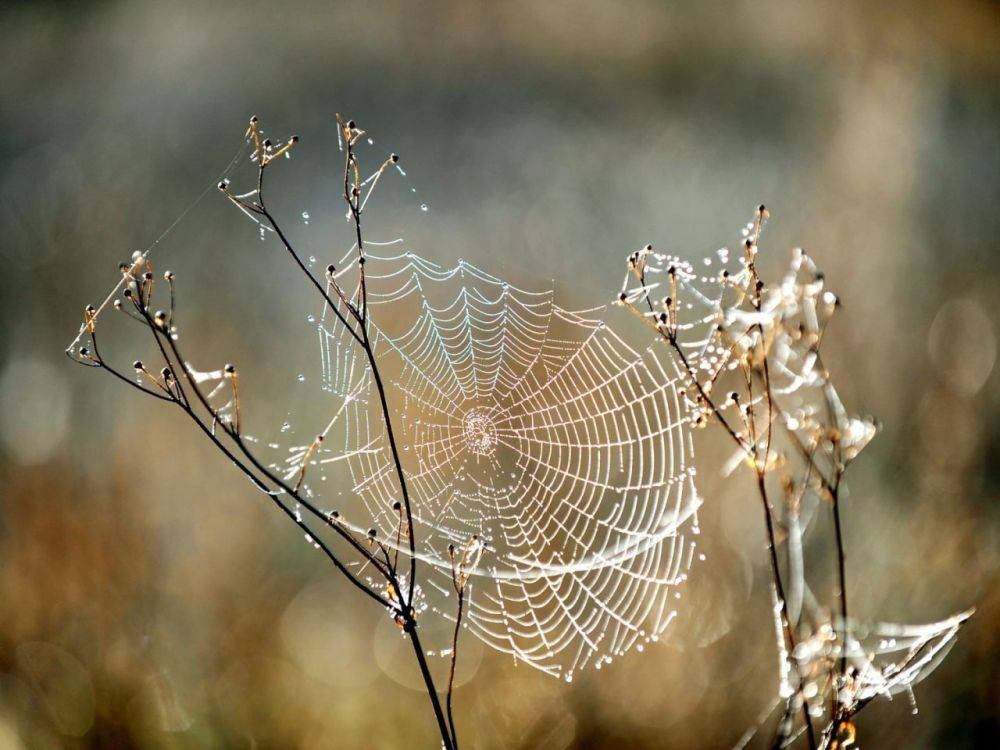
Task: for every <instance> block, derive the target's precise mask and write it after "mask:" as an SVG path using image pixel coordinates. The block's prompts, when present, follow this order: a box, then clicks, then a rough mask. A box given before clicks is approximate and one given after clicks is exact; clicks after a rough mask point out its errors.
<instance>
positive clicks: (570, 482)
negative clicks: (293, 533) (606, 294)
mask: <svg viewBox="0 0 1000 750" xmlns="http://www.w3.org/2000/svg"><path fill="white" fill-rule="evenodd" d="M392 250H393V247H392V246H391V245H390V246H382V247H381V248H380V252H379V253H373V252H372V251H371V249H369V250H368V251H367V252H366V259H367V260H366V266H365V268H366V280H367V281H366V283H367V295H368V306H369V318H370V323H369V325H370V326H371V329H370V330H371V332H372V338H373V342H374V350H375V352H376V357H377V362H378V365H379V370H380V372H381V374H382V378H383V380H384V382H385V383H386V386H387V391H388V394H389V400H390V410H391V414H392V419H393V424H394V426H395V429H396V432H397V436H398V442H399V444H400V448H401V451H402V458H403V464H404V470H405V474H406V479H407V484H408V487H409V491H410V494H411V502H412V504H413V515H414V524H415V538H416V540H417V556H418V558H419V559H420V560H421V561H422V562H424V563H428V564H426V565H422V567H421V568H420V569H421V570H422V571H423V574H422V575H421V580H420V584H421V588H422V591H423V594H424V596H425V597H426V599H427V602H429V603H428V604H427V606H428V608H429V609H431V610H433V611H434V612H435V613H437V615H438V616H442V617H445V618H449V619H452V618H453V617H454V614H453V612H452V611H451V610H452V607H451V606H450V605H449V604H448V599H447V597H448V592H449V591H450V590H451V578H450V576H451V567H450V562H449V557H448V547H449V545H451V544H454V545H455V546H456V547H457V548H462V547H463V546H465V545H466V544H468V543H469V541H470V540H471V539H473V538H475V539H477V540H478V542H477V543H480V544H481V545H482V550H481V556H480V557H479V561H478V563H477V566H476V568H475V569H474V570H473V571H472V572H473V575H472V578H471V582H470V585H469V606H468V609H467V614H466V615H465V617H464V623H465V627H466V630H467V632H468V633H471V634H473V635H474V636H476V637H477V638H479V639H481V640H482V641H483V642H485V643H486V644H488V645H489V646H491V647H493V648H495V649H497V650H499V651H502V652H505V653H508V654H510V655H512V656H513V657H514V658H515V659H516V660H518V661H523V662H525V663H528V664H530V665H532V666H534V667H537V668H539V669H541V670H543V671H545V672H548V673H549V674H552V675H556V676H560V677H563V678H565V679H567V680H571V679H572V677H573V674H574V672H576V671H578V670H580V669H583V668H585V667H587V666H592V667H595V668H600V667H601V666H602V665H603V664H606V663H609V662H610V661H611V660H612V659H613V658H614V657H615V656H617V655H620V654H623V653H625V652H626V651H628V650H629V649H630V648H632V647H633V646H636V645H639V646H640V648H641V644H644V643H646V642H648V641H650V640H656V639H657V638H658V637H659V636H660V634H661V633H662V632H663V631H664V630H665V629H666V627H667V626H668V624H669V622H670V621H671V619H672V618H673V617H674V616H675V614H676V610H675V607H676V606H677V603H678V602H677V599H678V598H679V597H680V593H679V591H678V590H677V587H678V585H679V584H681V583H682V582H683V581H684V580H685V579H686V578H687V574H688V570H689V569H690V567H691V564H692V558H693V552H694V538H693V537H694V536H695V535H696V534H697V533H698V526H697V509H698V506H699V504H700V499H699V498H698V495H697V493H696V491H695V486H694V473H695V472H694V468H693V466H692V464H691V456H692V442H691V435H690V429H689V413H688V406H687V404H686V403H685V401H684V399H683V397H682V396H681V395H680V394H679V392H678V382H679V373H678V372H677V371H676V370H674V369H671V365H670V363H669V362H665V361H664V358H663V357H662V356H655V353H654V351H653V348H652V347H651V346H650V347H649V348H646V349H641V350H636V349H634V348H632V347H631V346H630V345H629V344H628V343H626V341H625V340H624V339H622V338H621V337H620V336H618V335H617V334H616V333H615V332H614V331H613V330H611V328H610V327H609V326H606V325H605V324H604V322H603V320H602V319H601V316H602V315H603V313H604V312H605V310H604V308H596V309H592V310H589V311H583V312H574V311H570V310H566V309H563V308H561V307H559V306H558V305H556V304H555V303H554V301H553V292H552V291H551V290H550V291H543V292H532V291H525V290H523V289H519V288H517V287H515V286H513V285H511V284H508V283H506V282H504V281H503V280H501V279H499V278H496V277H494V276H492V275H490V274H488V273H486V272H484V271H482V270H480V269H478V268H476V267H475V266H473V265H471V264H469V263H467V262H464V261H458V263H457V264H456V265H455V266H454V267H451V268H444V267H441V266H439V265H437V264H435V263H433V262H431V261H429V260H426V259H423V258H420V257H419V256H417V255H414V254H413V253H409V252H402V253H395V254H394V253H393V252H392ZM337 268H338V269H339V270H338V276H340V277H343V278H345V279H349V278H353V276H352V274H353V273H356V251H355V252H354V254H353V255H352V254H350V253H349V254H348V255H347V256H345V258H344V260H343V261H342V262H341V263H340V264H338V265H337ZM313 325H314V326H315V330H316V335H317V337H318V342H319V354H320V356H319V360H320V373H321V380H322V383H323V391H324V398H325V399H328V402H327V403H325V404H324V406H323V409H322V410H323V411H324V412H329V417H332V419H331V420H330V423H329V424H330V425H332V429H330V431H329V432H328V434H327V438H326V440H325V441H324V443H323V447H322V449H321V450H320V451H319V452H317V453H316V454H315V455H313V456H310V457H305V453H304V451H303V450H298V451H294V450H293V451H292V453H291V454H290V455H289V456H288V459H287V464H286V469H287V472H288V475H289V476H292V475H294V474H295V473H296V472H298V471H299V470H300V467H301V462H302V461H303V460H309V461H310V463H311V464H314V465H315V466H316V467H318V469H313V468H311V469H310V472H313V471H316V472H317V474H316V475H310V476H311V478H312V480H315V479H316V478H317V476H319V478H320V479H325V478H326V475H325V470H326V466H327V465H329V464H335V465H336V467H337V469H338V471H343V472H344V474H345V475H346V477H347V479H348V481H349V483H350V490H351V491H345V493H344V495H345V499H344V507H339V508H338V509H337V510H338V513H339V514H340V518H341V519H343V522H344V523H346V524H348V525H352V524H354V525H356V527H357V529H358V530H359V531H360V530H362V529H364V528H367V527H366V525H365V524H368V523H369V519H371V520H373V521H374V525H375V527H376V528H377V529H378V531H379V537H380V538H382V539H388V540H389V543H390V544H392V543H394V535H395V534H396V533H397V530H398V528H397V527H398V515H397V512H396V511H394V510H393V503H394V502H396V501H397V500H398V499H399V489H398V480H397V477H396V473H395V468H394V464H393V461H392V456H391V452H390V450H389V445H388V441H387V437H386V433H385V428H384V424H383V422H382V417H381V413H380V407H379V402H378V396H377V392H376V391H375V386H374V383H373V379H372V375H371V371H370V368H369V367H368V366H367V362H366V361H365V360H364V358H363V355H362V354H361V352H360V350H359V349H358V348H357V347H356V346H354V345H353V343H352V342H351V340H350V337H349V335H348V334H347V333H346V332H345V331H344V329H343V326H342V325H341V324H340V323H339V322H338V320H337V318H336V316H334V315H333V313H332V311H331V310H329V309H328V308H326V309H324V310H323V312H322V314H321V315H319V316H315V317H314V318H313ZM329 417H326V418H329ZM320 421H325V418H324V419H321V420H320ZM319 486H320V485H319V484H318V482H316V481H312V483H311V485H310V487H309V488H308V491H309V492H314V491H315V490H317V489H318V487H319ZM397 546H398V548H399V550H400V553H401V554H405V553H406V552H407V549H406V546H407V543H406V541H405V540H403V541H402V542H401V543H399V544H398V545H397Z"/></svg>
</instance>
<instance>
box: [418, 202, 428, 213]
mask: <svg viewBox="0 0 1000 750" xmlns="http://www.w3.org/2000/svg"><path fill="white" fill-rule="evenodd" d="M428 208H429V207H428V205H427V204H426V203H421V204H420V210H421V211H427V209H428Z"/></svg>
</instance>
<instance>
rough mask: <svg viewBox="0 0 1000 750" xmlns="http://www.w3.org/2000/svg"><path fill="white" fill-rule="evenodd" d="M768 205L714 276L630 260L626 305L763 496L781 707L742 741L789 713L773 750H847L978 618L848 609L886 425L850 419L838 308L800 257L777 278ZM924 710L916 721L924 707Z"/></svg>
mask: <svg viewBox="0 0 1000 750" xmlns="http://www.w3.org/2000/svg"><path fill="white" fill-rule="evenodd" d="M767 218H768V211H767V210H766V209H765V207H764V206H759V207H758V208H757V210H756V211H755V213H754V217H753V220H752V221H751V222H749V223H748V224H747V225H746V226H745V227H744V229H743V232H742V235H743V237H742V242H741V245H740V248H739V250H738V251H737V252H735V253H733V252H730V251H729V250H728V249H725V248H723V249H720V250H718V251H717V253H716V255H715V257H708V258H705V259H703V262H704V266H703V267H698V265H696V264H694V263H692V262H689V261H685V260H682V259H681V258H680V257H678V256H677V255H673V254H669V253H662V252H659V251H657V250H654V248H653V246H652V245H647V246H645V247H644V248H642V249H640V250H637V251H635V252H632V253H631V254H630V255H629V256H628V259H627V264H628V274H627V276H626V279H625V283H624V285H623V287H622V290H621V292H620V294H619V297H618V304H619V305H621V306H623V307H624V308H626V309H627V310H629V311H630V312H632V313H633V314H634V315H635V316H637V317H638V318H639V319H640V320H641V321H643V323H645V324H646V325H648V326H649V328H650V329H651V330H652V331H653V333H654V334H655V336H656V337H658V338H659V339H660V340H662V342H663V343H664V344H665V347H666V348H665V350H664V355H663V356H665V357H669V358H670V359H671V360H672V362H673V363H674V364H675V365H676V366H678V367H679V368H680V370H681V372H682V373H683V375H684V378H683V382H682V383H681V384H680V386H679V394H680V396H681V397H682V398H684V399H685V400H686V401H687V402H688V403H689V404H690V406H691V408H692V419H691V425H692V427H693V428H696V429H697V428H704V427H706V426H708V425H712V426H713V427H717V428H718V429H719V430H721V431H722V432H723V433H724V434H725V435H726V439H727V440H728V441H729V442H730V443H731V444H732V446H733V448H734V452H733V455H732V459H731V461H730V462H729V464H728V465H727V466H725V467H724V469H723V470H724V473H726V474H732V473H734V472H737V471H739V472H742V473H743V474H744V475H746V476H747V477H749V479H750V481H751V483H752V486H753V488H754V490H753V493H754V494H755V495H756V496H757V502H759V505H760V508H761V513H762V514H763V522H764V523H763V526H764V533H765V539H766V548H767V556H768V564H769V567H770V574H771V584H772V587H771V591H772V604H773V615H774V622H775V635H776V642H777V654H778V657H779V680H778V688H777V696H776V697H775V698H774V700H773V702H772V703H771V704H770V705H769V706H768V707H767V709H766V710H765V712H764V713H763V715H762V716H761V718H760V721H759V722H758V723H757V725H755V726H754V727H751V728H750V729H749V730H748V732H747V733H746V734H745V735H744V737H743V738H742V739H741V740H740V743H739V745H738V746H739V747H743V746H745V745H746V744H747V743H748V742H749V741H750V740H751V739H752V738H753V737H754V735H755V734H756V733H758V732H759V731H760V730H761V728H762V727H763V726H765V725H766V724H767V722H768V719H769V718H770V717H771V716H772V715H773V714H774V713H775V712H776V711H778V709H779V707H780V712H779V713H780V717H779V719H778V720H777V722H776V723H775V724H774V727H775V729H774V738H773V743H772V746H773V747H785V746H789V745H791V744H793V743H795V742H796V741H804V742H806V743H807V744H808V746H809V748H811V749H815V748H830V749H831V750H832V749H833V748H838V749H839V748H845V747H850V746H852V745H853V744H854V741H855V731H856V729H855V723H854V717H855V716H856V714H857V713H858V712H859V711H860V710H861V709H862V708H864V707H865V706H866V705H867V704H868V703H870V702H871V701H872V700H874V699H876V698H879V697H882V696H885V697H890V696H892V695H894V694H897V693H906V694H908V695H909V697H910V699H911V701H912V700H913V692H912V690H913V686H914V685H915V684H916V683H917V682H918V681H920V680H921V679H922V678H923V677H925V676H926V675H927V674H928V673H930V672H931V671H932V670H933V669H934V668H935V667H936V666H937V665H938V664H939V663H940V662H941V660H942V659H943V658H944V656H945V655H946V653H947V651H948V650H949V649H950V647H951V646H952V645H953V643H954V640H955V638H956V637H957V634H958V631H959V629H960V627H961V626H962V624H963V623H964V622H965V621H966V620H967V619H968V617H969V616H970V615H971V614H972V611H971V610H969V611H966V612H962V613H959V614H956V615H953V616H951V617H949V618H947V619H945V620H942V621H940V622H936V623H931V624H927V625H895V624H889V623H866V622H862V621H859V620H857V619H855V618H854V617H853V616H852V614H851V611H850V609H849V606H848V596H847V590H848V581H847V577H848V571H847V567H848V566H847V561H848V559H849V557H850V544H849V542H848V541H845V539H844V535H843V527H842V519H841V515H842V502H841V499H842V497H843V495H844V490H845V484H844V476H845V473H846V472H847V470H848V468H849V467H850V465H851V464H852V463H853V462H854V460H855V459H856V458H857V457H858V455H859V454H860V453H861V451H862V450H863V449H864V448H865V446H866V445H867V444H868V443H869V441H870V440H871V439H872V438H873V437H874V436H875V434H876V432H877V429H878V426H877V423H876V422H875V421H874V420H873V419H870V418H867V417H859V416H854V415H852V414H850V413H849V412H848V411H847V409H846V408H845V406H844V404H843V402H842V401H841V399H840V396H839V395H838V393H837V389H836V387H835V386H834V383H833V381H832V379H831V375H830V371H829V370H828V369H827V366H826V363H825V362H824V359H823V355H822V344H823V341H824V339H825V335H826V332H827V326H828V324H829V322H830V320H831V318H832V317H833V316H834V313H835V311H836V310H837V309H838V307H839V306H840V301H839V299H838V297H837V296H836V295H835V294H834V293H833V292H831V291H829V290H828V289H827V288H826V282H825V279H824V275H823V273H822V272H820V271H819V270H818V269H817V267H816V265H815V264H814V262H813V260H812V258H811V257H810V256H809V255H807V254H806V253H805V252H804V251H803V250H801V249H796V250H795V251H794V252H793V254H792V259H791V263H790V264H789V266H788V268H787V270H786V272H785V273H784V275H783V276H782V277H781V278H779V279H777V280H775V281H773V282H770V281H767V280H765V279H764V278H763V277H762V275H761V273H760V271H759V268H758V259H759V257H760V255H759V254H760V247H759V244H758V243H759V241H760V239H761V231H762V229H763V225H764V222H765V220H766V219H767ZM825 530H830V532H831V533H832V537H833V545H832V546H833V548H834V549H835V551H836V556H835V559H834V560H831V561H830V563H831V565H833V566H834V567H835V569H836V580H837V591H836V596H835V599H834V601H830V602H824V601H820V600H819V599H818V598H817V596H816V595H815V594H814V591H813V589H812V588H810V584H809V579H810V578H811V577H813V576H815V575H816V574H817V573H818V571H813V570H808V571H807V570H806V568H805V563H804V557H803V539H804V537H805V535H807V534H808V533H809V532H810V531H813V532H815V533H824V531H825ZM913 705H914V711H916V705H915V703H914V704H913Z"/></svg>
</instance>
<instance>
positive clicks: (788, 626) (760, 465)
mask: <svg viewBox="0 0 1000 750" xmlns="http://www.w3.org/2000/svg"><path fill="white" fill-rule="evenodd" d="M757 233H758V234H759V224H758V225H757ZM752 268H753V266H752V264H751V269H752ZM633 271H634V273H635V275H636V277H637V278H638V280H639V283H640V285H641V287H642V289H643V295H644V297H645V301H646V305H647V307H648V309H649V311H650V313H654V312H655V310H654V307H653V303H652V299H651V297H650V295H649V290H648V287H647V285H646V278H645V271H644V268H643V267H642V265H641V264H640V263H636V264H634V265H633ZM753 275H754V281H755V282H757V281H758V279H757V277H756V270H753ZM670 276H671V288H672V296H671V297H670V298H668V300H669V301H668V303H667V308H668V309H667V312H666V313H665V318H661V322H660V325H653V326H652V327H653V329H654V330H655V331H656V332H657V334H658V335H659V337H660V338H662V339H663V340H664V341H665V342H666V343H667V344H668V345H669V346H670V348H671V349H672V351H673V352H674V354H675V355H676V356H677V359H678V360H679V361H680V363H681V366H682V368H683V370H684V374H685V376H686V378H687V380H688V382H689V384H690V386H691V387H693V388H694V389H695V391H696V392H697V394H698V397H699V400H700V401H701V403H702V404H704V406H705V407H706V408H707V409H708V411H709V412H710V414H711V415H712V416H713V417H714V418H715V419H716V421H718V423H719V424H720V425H722V427H723V428H724V430H725V432H726V433H727V434H728V435H729V437H730V438H731V439H732V440H733V441H734V442H735V443H736V445H737V446H738V447H739V449H740V450H741V451H743V452H745V453H746V454H747V458H748V459H750V460H751V461H752V462H753V468H754V473H755V477H756V485H757V492H758V494H759V496H760V501H761V505H762V507H763V511H764V526H765V530H766V534H767V549H768V556H769V558H770V565H771V579H772V582H773V584H774V587H775V591H776V594H777V597H778V602H779V606H780V611H781V622H782V629H783V631H784V637H785V639H786V640H787V642H788V660H789V662H790V664H791V666H792V668H793V669H795V671H796V674H797V675H798V676H799V690H800V691H801V689H802V675H801V670H800V669H799V666H798V664H797V663H796V661H795V658H794V655H793V654H794V651H795V646H796V638H795V632H794V629H793V627H792V622H791V618H790V617H789V614H788V601H787V599H786V596H785V586H784V580H783V577H782V573H781V564H780V562H779V560H778V552H777V540H776V536H775V531H774V519H773V516H772V510H771V502H770V498H769V496H768V490H767V476H766V475H767V461H768V454H769V453H770V446H771V430H772V423H773V419H774V403H773V401H774V399H773V395H772V393H771V388H770V370H769V366H768V364H767V350H766V348H764V346H765V344H764V340H765V339H764V331H763V326H760V325H759V324H758V326H757V327H758V330H759V333H760V336H761V343H760V346H761V348H762V351H761V355H762V362H763V365H762V373H763V379H764V390H765V400H766V402H767V434H766V442H765V445H764V456H763V458H761V456H760V455H759V450H758V448H757V445H758V438H757V435H756V434H755V431H756V417H755V414H754V407H753V403H754V402H753V385H752V382H753V381H752V377H753V370H752V367H751V366H750V365H749V364H747V365H745V366H744V375H745V377H746V384H747V389H748V392H749V394H750V397H749V398H748V404H747V407H748V410H749V412H748V417H747V425H748V429H749V430H750V432H751V434H750V436H749V438H750V439H749V442H748V441H746V440H744V439H743V438H742V437H740V435H739V433H737V432H736V430H735V429H734V428H733V427H732V425H730V424H729V421H728V420H727V419H726V417H725V415H724V414H723V413H722V411H721V409H719V407H718V405H717V404H716V403H715V401H714V400H713V399H712V397H711V394H710V393H709V392H708V390H707V388H706V387H705V386H704V385H702V382H701V379H700V378H699V377H698V374H697V373H696V372H695V370H694V368H693V367H692V366H691V364H690V362H689V360H688V358H687V356H686V355H685V354H684V350H683V348H682V347H681V346H680V343H679V342H678V340H677V320H676V281H675V279H674V274H673V273H670ZM622 303H623V304H624V305H625V306H626V308H628V309H629V310H630V311H631V312H632V313H633V314H635V315H636V316H638V317H639V318H640V320H643V321H646V320H647V319H646V316H644V315H643V314H642V313H641V312H640V311H639V310H637V309H636V308H635V306H634V305H633V304H632V303H631V302H629V301H628V300H627V299H622ZM753 304H754V307H755V308H756V309H757V310H759V308H760V297H759V285H758V295H757V297H756V299H755V300H754V302H753ZM802 718H803V723H804V726H805V730H806V738H807V741H808V743H809V748H810V750H815V749H816V747H817V744H816V736H815V731H814V729H813V725H812V717H811V716H810V715H809V706H808V704H807V702H806V701H802Z"/></svg>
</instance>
